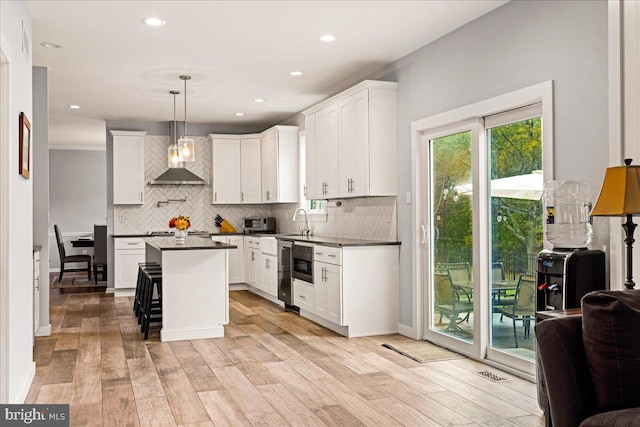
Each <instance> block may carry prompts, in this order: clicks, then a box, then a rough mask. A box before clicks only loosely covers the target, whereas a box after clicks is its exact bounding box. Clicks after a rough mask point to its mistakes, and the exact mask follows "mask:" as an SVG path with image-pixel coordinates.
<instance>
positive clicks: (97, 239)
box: [93, 224, 107, 285]
mask: <svg viewBox="0 0 640 427" xmlns="http://www.w3.org/2000/svg"><path fill="white" fill-rule="evenodd" d="M93 246H94V251H93V280H94V281H95V282H96V285H97V284H98V271H101V272H102V280H103V281H104V280H107V226H106V225H96V224H94V225H93Z"/></svg>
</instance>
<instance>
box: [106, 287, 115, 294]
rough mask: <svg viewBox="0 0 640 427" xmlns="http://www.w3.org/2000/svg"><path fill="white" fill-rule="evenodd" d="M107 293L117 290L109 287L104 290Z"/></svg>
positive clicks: (113, 292)
mask: <svg viewBox="0 0 640 427" xmlns="http://www.w3.org/2000/svg"><path fill="white" fill-rule="evenodd" d="M104 293H105V294H115V293H116V290H115V289H114V288H107V290H105V291H104Z"/></svg>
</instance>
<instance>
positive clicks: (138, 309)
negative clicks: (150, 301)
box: [133, 262, 162, 324]
mask: <svg viewBox="0 0 640 427" xmlns="http://www.w3.org/2000/svg"><path fill="white" fill-rule="evenodd" d="M146 269H149V270H150V271H158V272H162V267H160V264H158V263H157V262H141V263H138V279H137V281H136V294H135V296H134V297H133V312H134V313H135V314H136V316H137V317H138V324H140V322H141V321H142V304H141V302H142V288H143V286H144V271H145V270H146Z"/></svg>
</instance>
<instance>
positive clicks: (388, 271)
mask: <svg viewBox="0 0 640 427" xmlns="http://www.w3.org/2000/svg"><path fill="white" fill-rule="evenodd" d="M313 256H314V263H313V284H311V283H307V282H303V281H300V280H297V279H295V280H294V282H293V283H294V305H296V306H298V307H299V308H300V314H301V315H302V316H305V317H308V318H310V319H311V320H314V321H316V322H318V323H321V324H322V325H324V326H326V327H328V328H330V329H332V330H334V331H336V332H338V333H340V334H343V335H345V336H347V337H363V336H371V335H384V334H389V333H395V332H397V331H398V282H399V276H400V273H399V267H400V251H399V246H397V245H385V244H382V245H368V246H344V247H341V248H340V247H333V246H323V245H319V244H316V245H314V251H313Z"/></svg>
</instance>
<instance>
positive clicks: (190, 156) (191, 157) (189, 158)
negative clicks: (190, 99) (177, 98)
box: [178, 76, 196, 162]
mask: <svg viewBox="0 0 640 427" xmlns="http://www.w3.org/2000/svg"><path fill="white" fill-rule="evenodd" d="M180 80H184V136H183V137H181V138H180V139H179V140H178V149H179V150H180V156H181V157H182V161H183V162H194V161H195V160H196V152H195V142H194V140H193V138H189V137H188V136H187V80H191V76H180Z"/></svg>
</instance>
